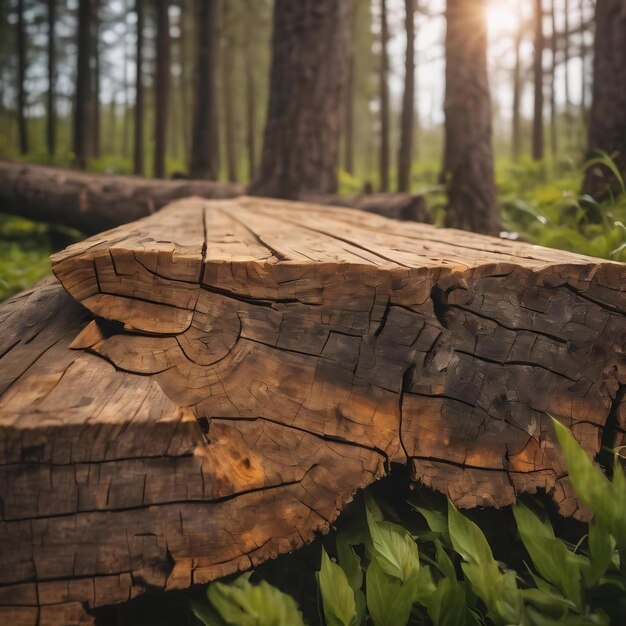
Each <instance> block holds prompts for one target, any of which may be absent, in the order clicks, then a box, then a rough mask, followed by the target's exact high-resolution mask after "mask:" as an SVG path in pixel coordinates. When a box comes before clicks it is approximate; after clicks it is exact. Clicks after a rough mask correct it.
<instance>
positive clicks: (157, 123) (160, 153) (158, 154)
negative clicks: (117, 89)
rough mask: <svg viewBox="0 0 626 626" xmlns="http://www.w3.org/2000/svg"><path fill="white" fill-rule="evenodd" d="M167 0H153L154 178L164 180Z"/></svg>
mask: <svg viewBox="0 0 626 626" xmlns="http://www.w3.org/2000/svg"><path fill="white" fill-rule="evenodd" d="M169 4H170V3H169V0H155V13H156V71H155V79H154V98H155V105H154V106H155V115H154V177H155V178H165V159H166V156H167V121H168V108H169V107H168V104H169V94H170V74H171V70H170V18H169Z"/></svg>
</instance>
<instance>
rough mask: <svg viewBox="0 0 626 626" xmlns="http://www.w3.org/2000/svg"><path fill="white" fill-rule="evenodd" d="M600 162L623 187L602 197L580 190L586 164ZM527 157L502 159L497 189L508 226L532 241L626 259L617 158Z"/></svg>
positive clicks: (625, 215) (625, 205)
mask: <svg viewBox="0 0 626 626" xmlns="http://www.w3.org/2000/svg"><path fill="white" fill-rule="evenodd" d="M599 165H600V166H602V167H603V168H604V169H603V171H605V172H609V173H610V174H611V175H612V176H613V177H614V178H615V180H616V184H617V188H618V189H619V190H621V191H622V193H620V194H619V195H617V196H610V197H608V198H606V199H605V200H603V201H602V202H599V201H597V200H595V199H594V198H592V197H590V196H587V195H584V194H579V193H578V191H577V190H578V189H579V188H580V185H581V181H582V179H583V173H584V170H585V169H588V168H594V167H597V166H599ZM547 168H548V165H547V164H546V163H533V162H532V161H523V162H520V163H507V164H499V167H498V177H497V180H498V191H499V194H498V195H499V200H500V203H501V206H502V211H503V214H502V218H503V222H504V224H505V227H506V228H507V229H508V230H510V231H513V232H518V233H520V234H521V236H522V237H523V238H525V239H527V240H529V241H531V242H532V243H536V244H539V245H543V246H547V247H550V248H559V249H563V250H569V251H572V252H578V253H581V254H587V255H590V256H595V257H603V258H608V259H612V260H615V261H626V227H625V226H624V224H626V193H624V181H623V179H622V177H621V175H620V172H619V170H618V169H617V167H616V165H615V163H614V162H613V161H612V160H611V159H610V158H609V157H608V156H607V155H601V156H599V157H598V158H596V159H592V160H590V161H588V162H587V163H586V164H585V165H584V167H583V168H582V170H581V168H579V167H577V166H575V165H574V164H573V163H571V162H567V161H565V162H563V163H558V164H555V165H553V166H552V170H551V172H550V175H549V176H548V172H547Z"/></svg>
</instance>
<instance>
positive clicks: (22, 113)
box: [16, 0, 28, 154]
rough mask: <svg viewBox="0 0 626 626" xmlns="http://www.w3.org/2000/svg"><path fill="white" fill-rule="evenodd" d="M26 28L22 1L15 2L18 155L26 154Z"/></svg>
mask: <svg viewBox="0 0 626 626" xmlns="http://www.w3.org/2000/svg"><path fill="white" fill-rule="evenodd" d="M25 30H26V27H25V24H24V0H18V2H17V37H16V43H17V116H18V130H19V136H20V153H21V154H26V153H27V152H28V126H27V124H26V104H27V97H26V62H27V60H26V32H25Z"/></svg>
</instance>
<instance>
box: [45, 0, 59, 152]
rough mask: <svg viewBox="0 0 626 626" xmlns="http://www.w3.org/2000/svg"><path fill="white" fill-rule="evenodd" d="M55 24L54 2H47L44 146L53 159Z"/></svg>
mask: <svg viewBox="0 0 626 626" xmlns="http://www.w3.org/2000/svg"><path fill="white" fill-rule="evenodd" d="M55 23H56V0H48V93H47V101H48V107H47V109H48V110H47V118H46V144H47V148H48V156H49V157H50V158H52V157H54V153H55V152H56V143H57V133H56V122H57V120H56V106H55V87H56V71H57V70H56V46H55V39H54V26H55Z"/></svg>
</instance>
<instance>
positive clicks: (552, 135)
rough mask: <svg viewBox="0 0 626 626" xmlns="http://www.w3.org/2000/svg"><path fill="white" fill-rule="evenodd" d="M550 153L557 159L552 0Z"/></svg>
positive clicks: (552, 4) (552, 13) (552, 8)
mask: <svg viewBox="0 0 626 626" xmlns="http://www.w3.org/2000/svg"><path fill="white" fill-rule="evenodd" d="M550 28H551V30H552V33H551V37H550V56H551V59H550V60H551V65H550V152H551V154H552V158H553V159H555V158H556V156H557V151H558V134H557V131H558V129H557V110H556V68H557V51H558V47H557V29H556V7H555V0H550Z"/></svg>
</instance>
